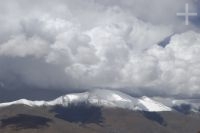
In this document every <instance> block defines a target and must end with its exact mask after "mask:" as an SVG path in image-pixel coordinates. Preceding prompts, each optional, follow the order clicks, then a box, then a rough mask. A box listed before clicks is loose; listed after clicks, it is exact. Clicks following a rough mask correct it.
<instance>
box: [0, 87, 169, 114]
mask: <svg viewBox="0 0 200 133" xmlns="http://www.w3.org/2000/svg"><path fill="white" fill-rule="evenodd" d="M79 103H86V104H89V105H94V106H102V107H108V108H123V109H130V110H134V111H137V110H140V111H150V112H160V111H172V109H171V108H170V107H168V106H165V105H164V104H162V103H159V102H157V101H155V100H153V99H151V98H149V97H146V96H143V97H139V98H136V97H132V96H130V95H128V94H125V93H122V92H119V91H113V90H102V89H98V90H92V91H89V92H84V93H74V94H67V95H64V96H61V97H58V98H56V99H55V100H52V101H30V100H26V99H20V100H17V101H13V102H8V103H0V107H7V106H11V105H18V104H23V105H27V106H32V107H34V106H36V107H37V106H55V105H61V106H66V107H67V106H69V105H70V104H79Z"/></svg>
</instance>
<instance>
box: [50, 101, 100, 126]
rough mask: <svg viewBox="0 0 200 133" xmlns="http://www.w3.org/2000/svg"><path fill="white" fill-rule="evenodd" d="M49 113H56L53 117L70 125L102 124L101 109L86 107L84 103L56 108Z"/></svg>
mask: <svg viewBox="0 0 200 133" xmlns="http://www.w3.org/2000/svg"><path fill="white" fill-rule="evenodd" d="M51 112H54V113H56V114H55V117H57V118H59V119H63V120H65V121H68V122H71V123H81V124H89V123H95V124H98V125H100V124H101V123H102V122H103V116H102V112H101V108H100V107H96V106H88V105H86V104H84V103H81V104H78V105H69V106H68V107H62V106H56V107H54V108H53V109H52V110H51Z"/></svg>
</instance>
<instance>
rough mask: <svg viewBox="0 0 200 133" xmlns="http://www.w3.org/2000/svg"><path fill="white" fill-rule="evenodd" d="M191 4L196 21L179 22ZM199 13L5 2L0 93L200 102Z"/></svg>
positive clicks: (136, 4) (121, 3)
mask: <svg viewBox="0 0 200 133" xmlns="http://www.w3.org/2000/svg"><path fill="white" fill-rule="evenodd" d="M186 3H188V4H189V11H190V12H197V13H199V16H195V17H191V18H190V24H189V25H185V20H184V17H178V16H177V15H176V13H178V12H184V11H185V10H184V9H185V4H186ZM199 5H200V2H199V1H198V0H181V1H174V0H148V1H147V0H42V1H41V0H32V1H27V0H6V1H0V29H1V32H0V88H1V89H4V90H5V89H8V90H12V89H15V90H16V89H19V90H20V89H22V88H23V89H24V88H26V89H29V88H43V89H47V91H48V89H58V90H59V89H65V90H73V89H74V90H75V89H79V90H85V89H96V88H112V89H117V90H122V91H128V92H130V93H136V94H140V95H152V96H184V97H196V96H200V58H199V56H200V32H199V29H200V25H199V21H200V9H199ZM160 44H162V45H160ZM0 91H1V90H0ZM0 93H1V92H0Z"/></svg>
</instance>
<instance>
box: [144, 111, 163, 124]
mask: <svg viewBox="0 0 200 133" xmlns="http://www.w3.org/2000/svg"><path fill="white" fill-rule="evenodd" d="M142 114H143V116H144V117H145V118H147V119H149V120H151V121H155V122H157V123H158V124H160V125H162V126H167V123H166V122H165V120H164V118H163V117H162V116H161V115H160V114H159V113H157V112H147V111H143V112H142Z"/></svg>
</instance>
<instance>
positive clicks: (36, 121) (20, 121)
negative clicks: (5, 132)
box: [0, 114, 52, 130]
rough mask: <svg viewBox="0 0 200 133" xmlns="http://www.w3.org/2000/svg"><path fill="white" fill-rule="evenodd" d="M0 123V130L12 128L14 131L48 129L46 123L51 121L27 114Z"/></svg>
mask: <svg viewBox="0 0 200 133" xmlns="http://www.w3.org/2000/svg"><path fill="white" fill-rule="evenodd" d="M0 121H1V125H0V127H1V128H5V127H7V126H12V127H13V128H15V129H16V130H21V129H38V128H43V127H48V126H49V125H48V123H49V122H52V120H51V119H49V118H46V117H41V116H35V115H28V114H18V115H16V116H13V117H9V118H5V119H2V120H0Z"/></svg>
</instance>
